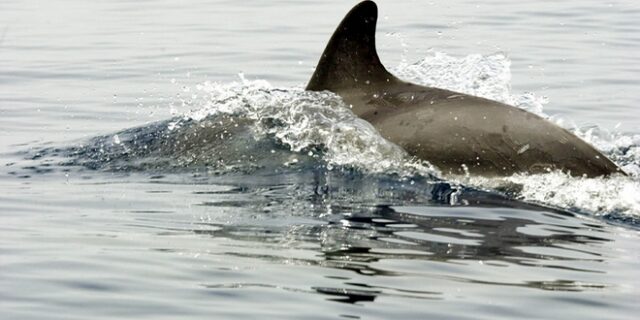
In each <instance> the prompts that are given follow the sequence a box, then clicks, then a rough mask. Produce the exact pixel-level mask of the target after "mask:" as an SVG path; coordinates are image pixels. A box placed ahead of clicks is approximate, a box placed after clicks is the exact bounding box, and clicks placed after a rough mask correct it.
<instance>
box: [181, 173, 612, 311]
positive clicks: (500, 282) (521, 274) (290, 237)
mask: <svg viewBox="0 0 640 320" xmlns="http://www.w3.org/2000/svg"><path fill="white" fill-rule="evenodd" d="M299 178H301V179H302V180H305V179H304V178H302V177H299ZM314 178H315V180H316V181H315V183H311V184H290V185H282V186H273V187H269V186H260V185H258V186H256V185H247V184H243V185H241V186H235V187H232V188H229V189H225V190H218V191H211V192H196V194H198V195H207V196H213V197H215V196H218V195H234V196H235V197H234V198H236V199H235V200H231V199H226V200H222V199H218V200H215V201H212V200H205V201H202V202H200V203H199V204H198V205H202V206H205V207H206V206H208V207H212V208H214V209H215V210H216V211H218V210H233V211H234V216H236V217H237V216H242V217H244V218H242V221H234V223H226V222H216V221H215V220H216V218H215V217H211V216H207V217H206V218H203V219H201V220H202V221H201V222H198V223H197V224H196V226H195V227H194V228H192V230H191V231H192V232H194V233H195V234H197V235H204V236H207V237H212V238H215V239H219V240H220V239H224V241H225V242H226V243H227V245H226V246H225V248H226V249H225V250H224V252H216V253H215V254H216V255H223V256H225V257H235V258H241V259H249V260H255V261H260V262H256V263H258V264H265V263H266V264H276V265H283V266H302V267H317V268H321V269H325V270H326V269H338V270H344V271H348V272H350V273H354V274H356V275H357V277H358V278H359V280H358V281H354V279H353V277H351V276H341V277H335V276H326V277H328V278H330V279H331V280H332V282H333V283H334V284H335V286H314V285H310V286H308V287H306V288H300V287H286V286H278V285H273V284H269V283H259V282H258V283H247V282H238V283H211V282H205V283H203V286H205V287H206V288H209V289H212V290H219V289H225V290H226V289H246V288H254V287H265V288H272V289H278V290H285V291H291V292H305V293H313V292H317V293H320V294H323V295H326V296H327V299H328V300H331V301H337V302H345V303H358V302H373V301H375V299H376V298H377V297H379V296H388V297H402V298H411V299H429V300H433V299H438V300H439V299H443V296H444V294H445V293H444V292H441V291H438V290H437V288H435V289H431V288H429V286H426V287H424V288H422V289H420V290H416V289H412V288H403V287H402V286H393V285H378V284H375V282H376V281H372V283H369V282H368V281H367V280H366V279H367V278H369V277H374V278H375V277H383V278H386V277H392V278H404V277H413V276H424V277H427V278H435V279H440V280H446V281H448V282H451V283H470V284H478V285H483V286H487V285H489V286H498V287H505V288H506V287H522V288H530V289H543V290H551V291H567V292H568V291H571V292H580V291H585V290H586V291H590V290H604V289H606V288H607V286H608V284H607V283H606V282H601V281H600V282H599V281H585V280H584V277H582V276H578V277H575V275H581V274H591V276H589V277H587V278H593V279H596V280H597V279H599V276H598V275H602V276H604V275H605V274H606V272H607V271H606V263H607V257H606V256H604V254H603V252H602V248H601V247H602V246H603V245H604V244H607V243H609V242H611V241H612V240H611V239H610V237H609V235H608V232H607V231H606V229H605V228H604V227H603V226H601V225H599V224H593V223H589V222H588V221H582V220H580V219H578V218H576V217H575V216H574V215H573V214H570V213H567V212H561V211H556V212H553V211H550V210H548V209H545V208H537V207H535V206H532V205H528V204H524V203H519V202H516V201H510V200H507V199H498V198H499V197H498V196H496V195H495V194H484V193H482V192H479V191H473V190H468V191H467V192H468V193H469V194H468V195H467V194H466V193H465V191H455V190H454V189H452V188H451V186H450V185H448V184H441V183H431V184H423V185H421V186H420V187H415V188H413V189H412V188H404V189H398V190H393V188H390V187H389V186H390V181H386V180H385V179H381V180H377V181H375V180H374V179H372V178H367V177H356V176H347V177H345V176H340V175H336V174H327V175H325V176H322V175H320V174H316V175H315V176H314ZM345 180H349V181H345ZM354 185H359V186H368V187H367V188H362V187H361V188H359V189H353V188H351V187H350V186H354ZM309 190H315V191H314V192H308V193H307V192H305V191H309ZM452 193H457V198H458V202H459V203H460V204H458V205H454V206H450V204H449V202H450V201H451V197H450V196H451V194H452ZM296 194H297V196H296ZM443 194H446V195H448V196H442V195H443ZM238 195H242V196H241V197H238ZM292 195H293V196H292ZM348 199H362V201H361V203H353V202H352V201H349V200H348ZM469 202H472V203H474V204H475V206H469V205H464V203H466V204H468V203H469ZM416 203H418V204H419V205H416ZM497 205H499V206H497ZM509 207H511V208H509ZM479 208H483V209H479ZM285 216H288V217H289V218H288V219H291V216H294V217H295V216H298V217H305V218H313V219H312V220H311V221H304V222H303V223H293V224H291V223H288V222H286V221H282V219H285ZM291 250H303V251H307V252H306V253H305V254H302V255H301V256H298V255H295V254H294V255H291V254H290V253H291ZM308 251H311V252H308ZM443 263H444V266H445V267H444V268H443V269H442V270H441V269H440V268H439V267H438V266H443ZM474 265H477V266H479V268H489V269H491V270H492V271H490V272H498V273H502V272H514V275H516V276H512V277H493V276H487V274H485V272H486V271H482V272H478V273H477V274H475V273H474V272H468V271H465V272H460V270H465V269H471V270H473V269H476V267H473V266H474ZM420 266H424V268H422V267H420ZM470 266H471V267H470ZM469 267H470V268H469ZM447 269H452V270H455V269H459V271H452V270H449V271H447ZM545 269H549V270H554V269H555V270H558V273H559V274H562V275H564V276H565V278H549V277H545V279H543V280H539V279H537V277H529V276H528V272H529V271H527V270H534V273H536V274H538V275H540V274H544V273H545V271H544V270H545ZM509 270H513V271H509ZM363 276H364V278H363ZM371 279H373V278H371ZM600 280H602V279H600Z"/></svg>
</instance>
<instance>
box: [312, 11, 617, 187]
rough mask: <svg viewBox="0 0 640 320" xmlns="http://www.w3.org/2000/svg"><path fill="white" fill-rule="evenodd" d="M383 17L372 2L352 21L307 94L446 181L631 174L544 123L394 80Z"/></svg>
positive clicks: (345, 23) (343, 26)
mask: <svg viewBox="0 0 640 320" xmlns="http://www.w3.org/2000/svg"><path fill="white" fill-rule="evenodd" d="M377 17H378V8H377V6H376V4H375V3H374V2H373V1H363V2H360V3H359V4H357V5H356V6H355V7H354V8H353V9H351V11H349V13H347V15H346V16H345V18H344V19H343V20H342V22H341V23H340V25H339V26H338V28H337V29H336V30H335V32H334V33H333V36H332V37H331V39H330V40H329V43H328V44H327V47H326V48H325V50H324V52H323V54H322V56H321V57H320V61H319V63H318V65H317V67H316V69H315V71H314V73H313V75H312V76H311V79H310V81H309V83H308V84H307V87H306V90H310V91H325V90H326V91H330V92H333V93H335V94H337V95H339V96H340V97H341V98H342V99H343V100H344V102H345V103H346V104H348V105H349V106H350V107H351V109H352V111H353V112H354V113H355V114H356V115H357V116H359V117H360V118H362V119H364V120H366V121H368V122H369V123H371V124H372V125H373V126H374V127H375V128H376V129H377V130H378V131H379V133H380V134H381V135H382V136H383V137H384V138H386V139H387V140H389V141H391V142H393V143H395V144H397V145H399V146H400V147H402V148H404V150H406V151H407V152H408V153H409V154H410V155H412V156H414V157H417V158H419V159H422V160H426V161H428V162H429V163H431V164H432V165H434V166H436V167H437V168H438V169H440V170H441V171H442V172H443V173H444V174H449V175H459V174H472V175H479V176H486V177H496V176H509V175H513V174H516V173H532V174H535V173H545V172H549V171H555V170H561V171H563V172H566V173H568V174H571V175H573V176H587V177H597V176H606V175H611V174H614V173H620V174H623V175H624V174H625V173H624V172H623V171H622V170H621V169H620V168H619V167H618V166H617V165H616V164H615V163H613V162H612V161H611V160H609V159H608V158H607V157H606V156H605V155H603V154H602V153H601V152H599V151H598V150H596V149H595V148H594V147H592V146H591V145H589V144H588V143H586V142H585V141H583V140H581V139H580V138H578V137H576V136H575V135H573V134H572V133H570V132H569V131H567V130H565V129H563V128H561V127H559V126H557V125H555V124H553V123H551V122H550V121H548V120H546V119H544V118H542V117H540V116H538V115H535V114H533V113H530V112H527V111H524V110H522V109H519V108H516V107H513V106H510V105H507V104H504V103H500V102H497V101H493V100H489V99H484V98H480V97H475V96H471V95H467V94H463V93H458V92H453V91H449V90H444V89H438V88H432V87H426V86H421V85H416V84H412V83H408V82H405V81H402V80H400V79H398V78H396V77H395V76H393V75H392V74H391V73H389V71H387V69H385V67H384V66H383V65H382V63H381V62H380V58H379V57H378V53H377V51H376V45H375V31H376V21H377Z"/></svg>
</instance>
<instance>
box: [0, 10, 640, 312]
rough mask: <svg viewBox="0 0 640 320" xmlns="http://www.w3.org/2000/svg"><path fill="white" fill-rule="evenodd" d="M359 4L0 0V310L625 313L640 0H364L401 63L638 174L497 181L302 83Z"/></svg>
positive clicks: (382, 45)
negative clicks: (443, 171) (422, 152)
mask: <svg viewBox="0 0 640 320" xmlns="http://www.w3.org/2000/svg"><path fill="white" fill-rule="evenodd" d="M351 5H352V3H343V2H339V1H325V2H322V3H312V2H308V3H304V2H299V3H294V2H287V1H278V2H271V3H265V2H264V1H262V2H258V1H255V2H254V1H249V2H242V3H239V2H231V1H228V2H227V1H217V2H211V1H194V2H191V3H189V4H178V3H174V2H170V1H130V2H129V1H110V2H100V3H89V2H85V1H74V0H64V1H62V0H61V1H49V2H38V1H21V2H3V3H0V39H1V40H0V70H1V72H0V88H2V89H1V90H0V114H1V115H2V117H0V121H1V123H2V125H1V126H0V128H1V129H0V137H1V139H0V153H2V158H1V159H2V160H1V161H0V165H2V169H0V185H1V187H0V188H1V190H2V194H1V195H0V199H1V200H0V219H1V220H0V221H1V222H0V232H2V236H1V238H0V239H1V241H0V288H2V289H0V307H1V310H2V312H1V316H0V318H3V319H5V318H6V319H43V318H48V319H56V318H60V319H86V318H131V317H138V318H152V319H158V318H172V319H173V318H177V317H179V318H212V317H213V318H216V317H217V318H232V317H234V318H251V319H253V318H256V317H262V318H278V319H281V318H291V319H300V318H322V319H325V318H327V319H335V318H362V319H371V318H380V319H388V318H407V319H410V318H455V319H465V318H468V319H477V318H490V319H496V318H504V319H513V318H540V319H550V318H555V319H566V318H578V317H580V318H584V319H603V318H607V319H633V318H635V315H636V314H637V312H638V311H640V309H639V308H638V306H637V301H638V298H639V297H640V290H639V288H640V282H639V281H638V278H639V277H638V271H637V270H639V269H640V255H639V254H638V244H637V243H638V240H639V238H640V234H639V233H638V229H639V226H640V222H639V220H640V199H639V197H638V194H640V182H639V180H638V176H640V169H639V168H640V148H638V145H640V129H639V125H640V117H639V116H638V113H637V111H635V110H634V108H635V105H636V104H637V102H638V100H639V99H638V95H637V91H636V90H635V84H637V83H638V80H639V78H640V69H638V66H637V63H636V62H637V61H636V59H635V57H636V56H637V54H636V53H637V51H638V48H639V47H640V41H639V40H640V39H639V38H638V37H637V34H639V31H640V30H638V27H637V24H636V23H635V22H636V21H638V19H639V18H640V6H639V5H638V4H636V3H635V2H633V1H611V2H598V1H563V2H561V3H556V2H543V3H536V4H524V3H523V4H520V3H517V2H512V1H511V2H509V1H492V2H482V3H477V2H471V1H459V2H456V3H453V4H452V3H449V2H437V1H434V2H424V3H423V2H407V3H402V4H400V3H395V2H391V1H379V7H380V21H379V28H378V43H379V44H378V47H379V51H380V54H381V57H382V60H383V61H384V62H385V64H386V65H387V66H389V67H390V68H391V69H393V71H394V73H395V74H398V75H399V76H401V77H402V78H405V79H407V80H411V81H414V82H419V83H424V84H429V85H435V86H439V87H444V88H450V89H455V90H457V91H463V92H468V93H471V94H475V95H481V96H485V97H489V98H492V99H496V100H500V101H505V102H508V103H511V104H514V105H517V106H518V107H521V108H525V109H527V110H530V111H532V112H536V113H538V114H541V115H543V116H546V117H549V118H550V119H551V120H552V121H555V122H557V123H559V124H560V125H562V126H565V127H567V128H569V129H571V130H573V131H574V132H575V133H576V134H578V135H580V136H581V137H583V138H584V139H586V140H588V141H590V142H591V143H593V144H594V145H595V146H597V147H598V148H599V149H600V150H602V151H603V152H604V153H605V154H607V155H608V156H610V157H611V158H612V159H614V160H615V161H616V162H617V163H619V164H620V165H621V166H623V167H624V168H625V170H626V171H627V172H629V173H630V174H631V177H614V178H608V179H581V178H571V177H567V176H564V175H562V174H549V175H543V176H526V175H521V176H514V177H509V178H505V179H492V180H487V179H480V178H476V177H457V178H447V177H443V176H442V175H440V174H439V173H438V171H437V168H432V167H430V166H429V165H428V164H427V163H421V162H416V161H414V160H412V159H409V158H408V157H406V155H405V154H404V153H403V152H402V150H400V149H398V148H397V147H396V146H394V145H393V144H391V143H389V142H387V141H385V140H384V139H382V138H381V137H380V136H379V135H377V133H376V131H375V130H374V129H373V128H371V127H370V126H369V125H368V124H367V123H366V122H364V121H362V120H360V119H358V118H357V117H355V116H354V115H353V114H351V112H350V111H349V110H348V108H347V107H346V106H344V104H342V103H341V101H340V100H339V99H338V98H337V97H335V96H333V95H331V94H323V93H307V92H304V91H303V90H302V89H301V87H303V86H304V84H305V83H306V81H307V79H308V77H309V76H310V74H311V72H312V68H313V67H314V65H315V63H316V62H317V59H318V57H319V54H320V53H321V52H322V50H323V48H324V45H325V44H326V41H327V39H328V37H329V36H330V34H331V32H332V31H333V29H334V28H335V26H336V25H337V23H338V22H339V21H340V19H342V17H343V15H344V14H345V13H346V11H347V10H348V9H350V7H351ZM157 121H159V122H157ZM220 123H222V124H225V126H224V128H225V129H226V131H225V129H221V128H222V127H223V126H221V125H220ZM229 124H231V125H229Z"/></svg>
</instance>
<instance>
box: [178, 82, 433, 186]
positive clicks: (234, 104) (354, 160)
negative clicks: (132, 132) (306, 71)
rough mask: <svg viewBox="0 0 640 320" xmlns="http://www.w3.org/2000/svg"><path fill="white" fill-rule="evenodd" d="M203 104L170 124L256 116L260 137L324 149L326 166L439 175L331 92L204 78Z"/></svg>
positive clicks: (307, 149) (301, 148)
mask: <svg viewBox="0 0 640 320" xmlns="http://www.w3.org/2000/svg"><path fill="white" fill-rule="evenodd" d="M196 89H197V91H198V92H200V95H199V97H200V98H201V99H203V100H202V101H201V103H196V104H197V105H198V108H197V109H195V110H192V111H190V112H188V113H187V114H185V116H184V117H183V118H182V119H179V120H177V121H175V122H172V123H171V124H170V128H175V127H179V126H180V123H181V122H184V121H202V120H204V119H207V118H209V117H212V116H216V115H219V114H227V115H233V116H237V117H244V118H248V119H251V120H253V121H254V122H255V127H254V132H255V134H256V135H257V136H258V138H264V137H273V138H275V139H276V140H277V141H278V142H279V143H282V144H284V145H286V146H288V147H289V149H290V150H291V151H293V152H298V153H304V154H308V155H311V156H312V155H314V153H316V152H319V153H322V158H323V160H324V161H325V162H326V163H327V167H328V168H329V169H331V168H332V167H333V166H342V167H352V168H356V169H358V170H360V171H364V172H368V173H385V174H399V175H402V176H407V175H416V174H419V175H423V176H432V175H436V174H437V171H436V169H435V168H433V167H432V166H431V165H430V164H429V163H427V162H418V161H417V160H415V159H411V158H410V157H409V156H408V155H407V153H406V152H405V151H404V150H403V149H401V148H400V147H398V146H397V145H395V144H393V143H391V142H389V141H387V140H385V139H384V138H382V137H381V136H380V135H379V134H378V132H377V131H376V129H375V128H373V126H372V125H371V124H369V123H368V122H366V121H364V120H362V119H360V118H358V117H357V116H355V115H354V114H353V113H352V112H351V110H350V109H349V108H348V107H347V106H346V104H345V103H344V102H343V101H342V100H341V98H340V97H338V96H337V95H335V94H332V93H329V92H310V91H305V90H303V89H302V88H275V87H273V86H271V85H270V84H269V83H268V82H266V81H261V80H258V81H249V80H246V79H244V77H242V75H241V81H240V82H232V83H226V84H220V83H213V82H205V83H203V84H200V85H198V86H197V88H196Z"/></svg>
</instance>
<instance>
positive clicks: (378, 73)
mask: <svg viewBox="0 0 640 320" xmlns="http://www.w3.org/2000/svg"><path fill="white" fill-rule="evenodd" d="M377 19H378V7H377V6H376V4H375V3H374V2H373V1H363V2H361V3H359V4H358V5H356V6H355V7H354V8H353V9H351V11H349V13H347V15H346V16H345V17H344V19H343V20H342V22H341V23H340V25H339V26H338V28H337V29H336V31H335V32H334V33H333V36H332V37H331V40H329V43H328V44H327V47H326V48H325V49H324V52H323V53H322V57H320V62H318V65H317V66H316V70H315V72H314V73H313V76H311V80H309V84H307V90H312V91H322V90H329V91H332V92H339V91H340V90H344V89H349V88H354V87H363V86H367V85H375V84H376V83H380V82H387V83H388V82H390V81H398V80H397V78H395V77H394V76H393V75H391V74H390V73H389V72H388V71H387V69H385V68H384V66H383V65H382V63H381V62H380V58H379V57H378V53H377V52H376V35H375V33H376V20H377Z"/></svg>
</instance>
